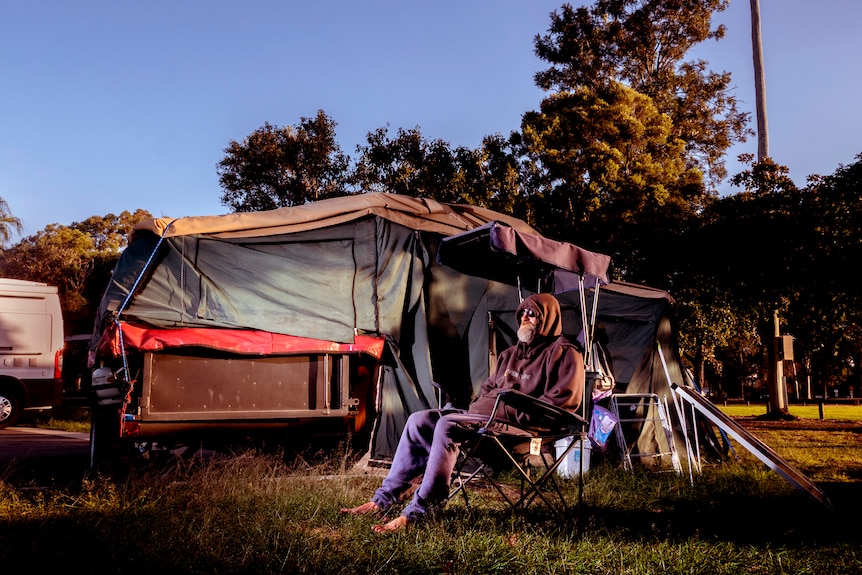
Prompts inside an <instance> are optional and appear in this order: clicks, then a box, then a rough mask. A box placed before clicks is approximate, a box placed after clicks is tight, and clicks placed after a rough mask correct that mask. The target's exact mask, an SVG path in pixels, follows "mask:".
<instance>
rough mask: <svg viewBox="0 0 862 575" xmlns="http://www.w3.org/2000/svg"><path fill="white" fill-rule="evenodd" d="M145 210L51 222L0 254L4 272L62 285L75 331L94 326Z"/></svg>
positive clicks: (62, 297)
mask: <svg viewBox="0 0 862 575" xmlns="http://www.w3.org/2000/svg"><path fill="white" fill-rule="evenodd" d="M151 217H152V215H151V214H150V213H149V212H147V211H146V210H136V211H135V212H134V213H131V212H128V211H124V212H122V213H121V214H120V215H114V214H107V215H105V216H92V217H90V218H87V219H86V220H84V221H83V222H73V223H72V224H71V225H70V226H63V225H60V224H50V225H48V226H46V227H45V229H44V230H41V231H39V232H37V233H36V234H34V235H32V236H28V237H25V238H23V239H22V240H21V241H20V242H18V243H17V244H15V245H14V246H12V247H10V248H9V249H7V250H5V251H4V252H3V253H2V255H0V269H2V276H3V277H10V278H17V279H24V280H31V281H39V282H44V283H47V284H49V285H53V286H57V288H58V291H59V293H60V300H61V304H62V308H63V311H64V314H65V315H64V317H65V318H66V319H67V320H69V321H68V323H69V324H70V325H69V329H68V331H69V332H70V333H77V332H79V331H80V330H83V331H84V332H88V331H90V330H91V329H92V318H93V315H94V310H95V307H96V306H97V305H98V301H99V298H101V294H102V291H103V290H104V288H105V286H106V285H107V282H108V279H109V277H110V272H111V270H112V269H113V267H114V264H115V263H116V261H117V258H118V257H119V255H120V252H121V251H122V250H123V249H124V248H125V246H126V243H127V236H128V233H129V232H130V231H131V228H132V226H133V225H134V224H135V223H137V222H138V221H141V220H145V219H148V218H151Z"/></svg>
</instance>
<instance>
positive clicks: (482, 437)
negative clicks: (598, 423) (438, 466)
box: [449, 389, 587, 519]
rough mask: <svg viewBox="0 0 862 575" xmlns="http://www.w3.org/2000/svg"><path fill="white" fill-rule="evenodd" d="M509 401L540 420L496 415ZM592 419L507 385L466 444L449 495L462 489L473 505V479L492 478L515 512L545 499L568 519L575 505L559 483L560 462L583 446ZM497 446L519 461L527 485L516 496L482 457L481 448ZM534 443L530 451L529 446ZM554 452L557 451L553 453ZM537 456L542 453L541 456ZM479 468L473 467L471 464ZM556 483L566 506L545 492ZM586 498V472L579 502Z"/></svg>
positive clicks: (515, 462) (508, 457)
mask: <svg viewBox="0 0 862 575" xmlns="http://www.w3.org/2000/svg"><path fill="white" fill-rule="evenodd" d="M503 403H505V404H506V405H509V406H511V407H513V408H515V409H516V410H518V411H519V412H521V413H526V414H528V415H530V417H531V420H532V421H534V422H536V424H535V425H531V426H529V427H516V426H513V425H511V424H508V423H502V422H500V421H497V420H496V414H497V411H498V410H499V408H500V407H501V404H503ZM586 427H587V422H586V420H584V418H582V417H581V416H580V415H578V414H576V413H572V412H570V411H566V410H565V409H561V408H559V407H556V406H554V405H551V404H549V403H547V402H544V401H541V400H539V399H536V398H535V397H532V396H530V395H527V394H525V393H522V392H519V391H515V390H511V389H509V390H504V391H501V392H500V394H499V395H498V396H497V400H496V402H495V403H494V408H493V410H492V412H491V415H490V416H489V418H488V421H487V423H486V424H485V425H484V426H483V427H481V428H479V429H478V430H477V431H476V436H475V438H474V440H472V441H468V442H465V443H464V444H463V445H462V454H461V458H460V459H459V463H458V465H457V466H456V468H455V487H454V488H453V489H452V490H451V492H450V493H449V499H451V498H452V497H454V496H455V495H456V494H457V493H459V492H460V493H461V494H462V495H463V497H464V504H465V505H466V506H467V507H468V508H469V506H470V502H469V498H468V496H467V486H468V484H469V483H470V482H471V481H472V480H474V479H476V478H484V479H485V480H487V481H488V482H489V483H490V484H491V485H492V486H493V487H494V488H495V489H496V490H497V492H498V493H499V494H500V495H501V496H502V497H503V499H504V500H505V501H506V503H507V504H508V505H509V507H510V509H511V511H512V512H515V511H517V510H519V509H524V508H526V507H527V506H528V505H530V503H532V502H533V501H534V500H535V499H537V498H538V499H540V500H541V501H543V502H544V503H545V505H546V506H547V507H548V508H549V509H551V510H552V511H554V512H555V513H557V514H558V515H560V516H561V517H562V518H564V519H572V518H573V514H572V510H571V507H570V506H569V504H568V503H567V502H566V498H565V496H564V495H563V492H562V490H561V489H560V486H559V484H558V483H557V479H556V477H555V476H556V474H557V470H558V468H559V467H560V465H561V464H562V463H563V462H564V461H565V459H566V457H567V456H568V455H569V453H571V451H572V450H573V449H575V448H576V447H579V446H580V447H583V442H584V441H585V440H586V432H585V429H586ZM560 440H568V441H567V446H566V447H565V449H562V450H559V449H556V447H555V446H556V445H557V442H559V441H560ZM488 445H490V446H492V447H494V448H496V449H494V451H495V452H497V453H499V454H502V455H503V456H504V457H505V459H506V460H508V461H509V462H510V463H511V464H512V465H513V466H514V469H515V471H516V472H517V475H518V476H519V478H520V479H521V487H520V492H519V496H518V497H517V499H513V498H511V497H510V496H509V495H507V494H506V492H505V491H504V490H503V488H502V486H501V485H500V483H499V482H498V481H497V480H496V479H495V478H494V473H493V469H491V468H490V467H489V466H488V464H486V463H484V462H483V461H481V459H480V458H479V457H478V454H479V453H480V449H481V448H483V447H485V446H488ZM525 446H529V450H527V451H525V450H524V447H525ZM550 453H554V455H553V456H551V455H550ZM536 456H537V457H536ZM535 459H538V460H539V461H541V464H540V467H539V469H540V470H541V475H540V476H539V477H538V478H536V479H533V476H532V474H531V470H532V468H533V464H532V463H531V460H535ZM471 467H472V468H473V471H471V472H465V470H466V469H470V468H471ZM547 487H550V488H551V489H553V492H554V493H555V495H556V499H557V500H558V501H559V503H560V505H561V507H562V510H560V509H558V508H557V507H555V506H554V505H553V504H552V503H551V499H549V498H548V496H547V495H546V493H545V488H547ZM582 499H583V473H579V474H578V506H579V507H580V504H581V502H582Z"/></svg>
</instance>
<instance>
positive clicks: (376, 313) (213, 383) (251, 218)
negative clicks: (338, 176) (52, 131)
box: [90, 194, 532, 460]
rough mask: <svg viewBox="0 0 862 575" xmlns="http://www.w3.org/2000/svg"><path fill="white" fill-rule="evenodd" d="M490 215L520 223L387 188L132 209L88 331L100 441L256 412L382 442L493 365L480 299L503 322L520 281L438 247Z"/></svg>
mask: <svg viewBox="0 0 862 575" xmlns="http://www.w3.org/2000/svg"><path fill="white" fill-rule="evenodd" d="M491 221H503V222H506V223H507V224H508V225H511V226H512V227H514V228H517V229H520V230H523V231H528V232H529V231H532V228H530V227H529V226H528V225H527V224H526V223H524V222H523V221H521V220H518V219H516V218H512V217H511V216H507V215H505V214H500V213H497V212H492V211H490V210H486V209H483V208H479V207H475V206H469V205H448V204H445V205H444V204H440V203H438V202H434V201H432V200H426V199H418V198H411V197H404V196H398V195H395V194H364V195H361V196H350V197H344V198H334V199H330V200H323V201H320V202H315V203H312V204H306V205H302V206H295V207H290V208H282V209H278V210H272V211H268V212H256V213H245V214H230V215H226V216H199V217H186V218H180V219H176V220H173V219H170V218H157V219H153V220H147V221H144V222H141V223H139V224H137V225H136V226H135V228H134V229H133V230H132V232H131V235H130V242H129V246H128V247H127V248H126V250H125V251H124V252H123V254H122V256H121V257H120V259H119V261H118V263H117V265H116V268H115V269H114V272H113V274H112V277H111V280H110V283H109V285H108V286H107V288H106V291H105V294H104V296H103V299H102V302H101V304H100V309H99V312H98V314H97V318H96V323H95V329H94V338H93V340H92V341H91V344H90V347H91V350H92V352H93V354H94V358H95V359H94V361H95V363H94V367H95V368H96V369H95V371H94V372H93V374H92V387H91V389H92V413H93V426H92V428H91V437H92V446H91V447H92V452H93V454H94V457H95V458H98V457H99V454H100V453H101V452H102V448H104V449H110V448H111V447H113V446H115V445H116V446H127V445H128V444H129V443H133V444H135V446H136V447H137V449H139V450H140V449H146V448H147V447H148V446H150V447H151V446H153V445H154V444H155V445H157V446H159V447H164V446H166V445H169V444H170V443H171V442H173V441H175V439H176V438H177V437H182V436H184V435H185V436H188V435H190V434H191V435H195V436H196V435H198V434H200V433H224V432H231V433H247V432H248V430H252V431H256V430H261V431H265V432H267V433H277V434H279V435H280V436H286V435H288V434H293V433H294V432H295V433H297V434H299V435H301V436H302V437H310V436H314V435H315V434H330V435H332V434H342V435H344V436H348V435H349V436H350V437H352V438H353V439H354V441H358V442H359V443H360V445H361V446H362V447H363V448H364V449H368V450H370V452H371V457H372V458H373V459H375V460H377V459H379V460H386V459H387V458H389V457H391V454H392V453H393V452H394V446H395V445H396V444H397V441H398V436H399V435H400V432H401V428H402V426H403V423H404V421H405V420H406V418H407V416H409V414H410V413H412V412H414V411H416V410H418V409H424V408H428V407H435V406H437V405H438V404H439V401H440V400H441V399H442V398H443V397H444V396H445V398H446V400H453V401H456V402H457V401H461V402H464V401H466V400H469V397H470V396H471V394H472V392H473V386H474V385H476V386H478V385H479V384H480V383H481V382H482V380H483V379H484V378H485V377H486V376H487V374H488V365H489V351H488V350H489V349H490V347H491V346H490V345H489V341H488V337H489V336H488V334H489V317H496V316H494V315H493V314H496V313H498V312H499V313H504V314H505V313H508V322H509V323H510V324H512V326H514V309H515V308H516V307H517V305H518V292H517V290H516V289H515V288H513V287H511V286H507V285H503V284H499V283H496V282H489V281H487V280H481V279H477V278H472V277H468V276H465V275H463V274H460V273H457V272H455V271H454V270H451V269H448V268H446V267H445V266H441V265H437V264H436V262H435V254H436V250H437V246H438V244H439V242H440V241H441V239H442V238H444V237H447V236H451V235H454V234H458V233H461V232H463V231H465V230H470V229H473V228H475V227H478V226H481V225H484V224H486V223H488V222H491ZM497 323H498V324H500V325H502V324H501V322H500V320H497ZM510 331H511V333H514V327H511V328H510ZM501 349H502V348H501ZM437 384H439V386H438V385H437ZM363 442H364V445H363V444H362V443H363Z"/></svg>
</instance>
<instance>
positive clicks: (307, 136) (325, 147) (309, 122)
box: [216, 110, 349, 212]
mask: <svg viewBox="0 0 862 575" xmlns="http://www.w3.org/2000/svg"><path fill="white" fill-rule="evenodd" d="M335 126H336V123H335V122H334V121H333V120H332V118H330V117H329V116H327V115H326V114H325V113H324V112H323V110H319V111H318V112H317V115H316V116H315V117H314V118H302V119H301V120H300V122H299V124H298V125H296V126H283V127H277V126H273V125H271V124H269V123H268V122H267V123H265V124H264V125H263V126H262V127H261V128H258V129H257V130H255V131H254V132H252V133H251V134H249V135H248V136H247V137H246V138H245V139H244V140H243V141H242V142H236V141H231V142H230V143H229V145H228V147H227V148H226V149H225V157H224V159H222V160H221V161H220V162H219V163H218V164H217V166H216V169H217V173H218V176H219V184H220V185H221V187H222V190H223V194H222V198H221V201H222V204H224V205H225V206H228V207H229V208H231V209H232V210H233V211H235V212H250V211H258V210H272V209H275V208H281V207H285V206H295V205H299V204H303V203H306V202H309V201H314V200H322V199H324V198H327V197H332V196H337V195H340V194H344V193H345V185H346V177H347V168H348V163H349V160H348V157H347V156H346V155H345V154H344V153H343V152H342V151H341V147H340V146H339V145H338V142H337V141H336V139H335Z"/></svg>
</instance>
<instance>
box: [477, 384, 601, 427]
mask: <svg viewBox="0 0 862 575" xmlns="http://www.w3.org/2000/svg"><path fill="white" fill-rule="evenodd" d="M500 403H505V404H506V405H508V406H510V407H513V408H514V409H516V410H518V411H520V412H521V413H526V414H527V415H529V416H530V418H531V419H537V420H538V421H539V422H542V423H547V424H548V426H549V427H559V428H562V427H570V428H584V427H586V426H587V425H588V424H587V420H585V419H584V418H583V417H581V416H580V415H578V414H577V413H573V412H571V411H567V410H565V409H563V408H561V407H557V406H556V405H552V404H550V403H548V402H547V401H542V400H541V399H538V398H535V397H533V396H532V395H527V394H526V393H523V392H521V391H517V390H514V389H504V390H503V391H501V392H500V393H499V394H498V395H497V402H496V403H495V404H494V414H496V412H497V407H498V405H499V404H500ZM494 414H492V417H493V415H494Z"/></svg>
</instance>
